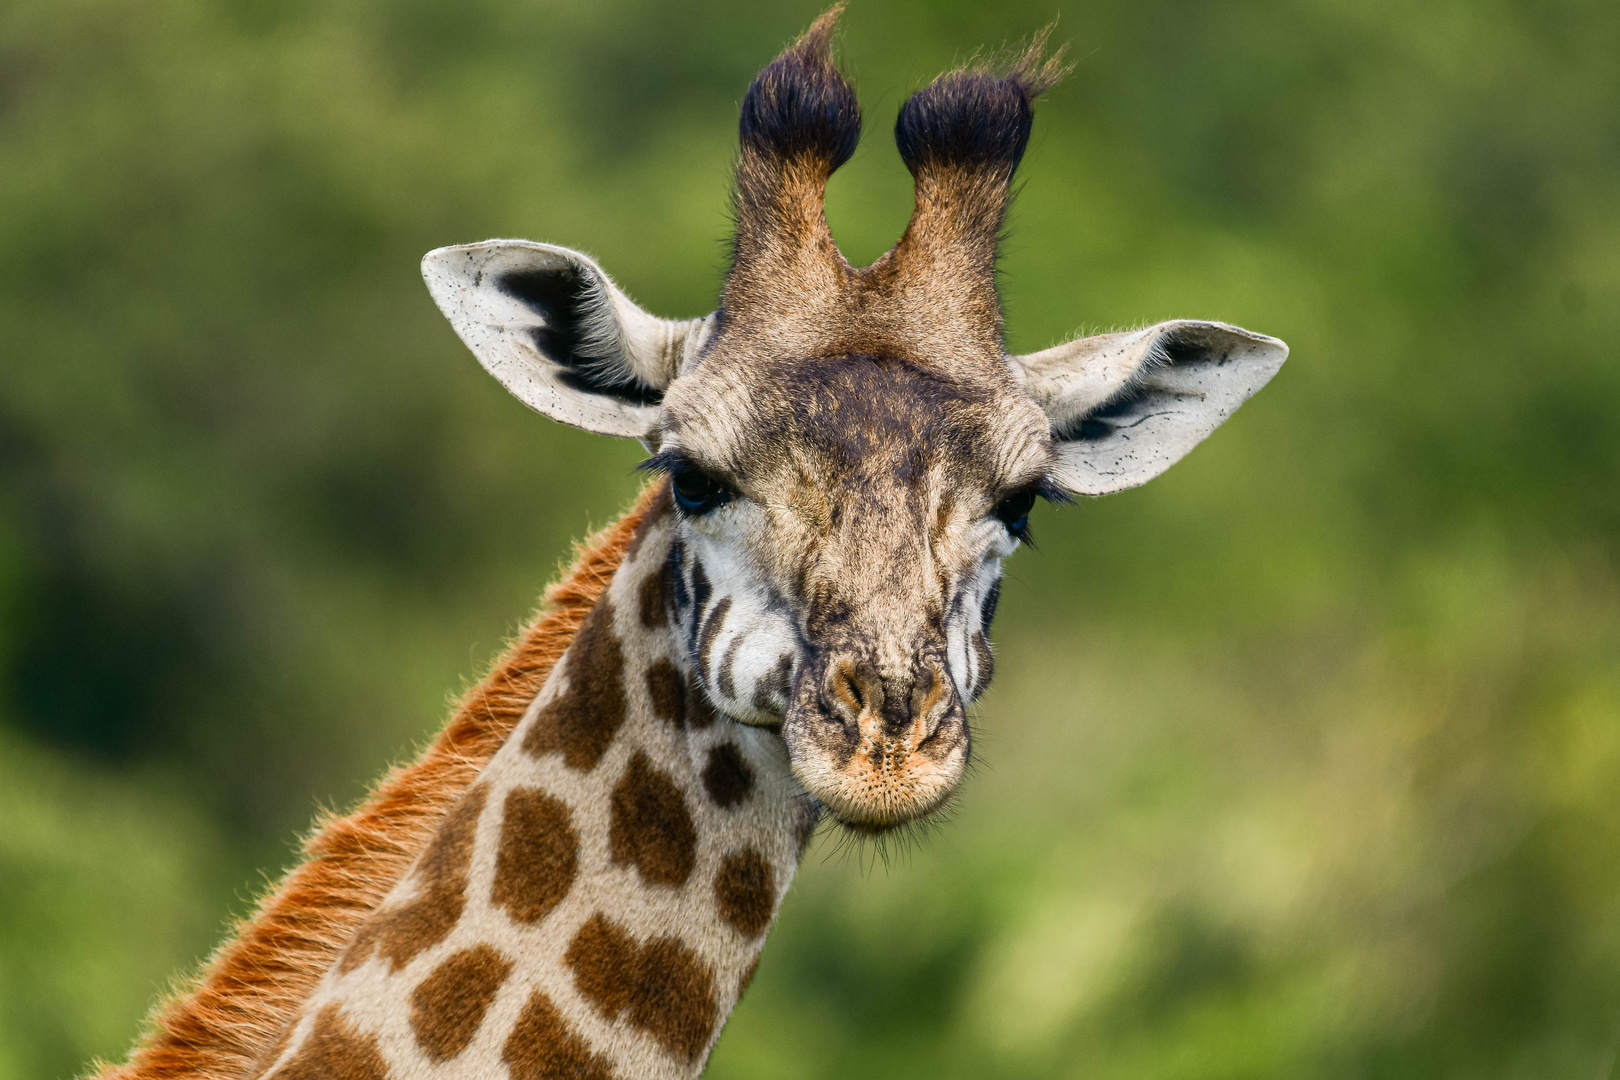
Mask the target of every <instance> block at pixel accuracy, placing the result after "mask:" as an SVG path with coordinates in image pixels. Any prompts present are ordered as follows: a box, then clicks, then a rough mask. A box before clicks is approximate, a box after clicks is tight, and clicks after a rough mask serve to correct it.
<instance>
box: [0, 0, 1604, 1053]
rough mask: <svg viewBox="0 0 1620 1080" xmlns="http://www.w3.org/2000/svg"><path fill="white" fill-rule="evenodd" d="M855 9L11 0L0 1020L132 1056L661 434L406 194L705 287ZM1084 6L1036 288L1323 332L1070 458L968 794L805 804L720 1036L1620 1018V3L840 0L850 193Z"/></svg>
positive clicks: (1044, 166) (1314, 1048) (511, 232)
mask: <svg viewBox="0 0 1620 1080" xmlns="http://www.w3.org/2000/svg"><path fill="white" fill-rule="evenodd" d="M818 10H819V8H818V3H817V0H808V2H798V0H794V2H790V3H780V4H775V5H761V4H759V3H757V2H755V0H699V2H689V3H683V4H679V5H676V4H657V3H653V2H651V0H564V2H554V3H550V2H547V3H542V2H528V0H461V2H458V3H446V2H434V0H386V2H385V0H321V2H315V0H283V2H275V0H5V2H4V3H0V1080H12V1078H16V1080H23V1078H30V1080H32V1078H41V1077H43V1078H54V1077H67V1076H70V1075H71V1074H73V1073H74V1072H75V1071H77V1070H79V1069H81V1068H82V1067H83V1066H84V1065H85V1063H86V1062H87V1061H88V1060H89V1059H90V1058H91V1057H93V1056H96V1055H101V1056H106V1057H119V1056H121V1055H122V1054H123V1053H124V1051H125V1049H126V1048H127V1046H128V1044H129V1041H130V1040H131V1038H132V1037H133V1036H134V1035H135V1033H136V1031H137V1029H138V1027H139V1023H140V1020H141V1017H142V1014H143V1013H144V1012H145V1010H146V1009H147V1007H148V1005H149V1004H150V1003H151V1002H152V1001H153V1000H154V998H155V996H156V995H157V994H159V993H160V992H161V991H162V990H163V988H164V987H165V986H166V985H168V982H169V980H170V979H171V978H172V977H173V976H174V974H175V973H176V972H181V971H184V970H187V969H189V968H190V967H192V966H193V965H194V964H196V963H197V961H198V960H199V958H200V957H202V956H204V955H205V954H206V953H207V951H208V950H209V949H210V948H211V947H212V946H213V944H214V943H215V942H216V941H217V939H218V938H219V936H220V935H221V933H222V931H223V928H224V925H225V920H226V919H227V917H228V915H229V914H230V913H237V914H240V913H242V912H243V911H245V910H246V909H247V905H248V901H249V898H250V897H251V896H252V895H253V894H254V893H255V892H256V890H258V889H259V888H260V887H262V884H263V882H264V880H265V879H266V875H274V874H275V873H277V872H279V869H280V868H281V867H283V866H285V865H286V864H287V862H288V860H289V859H290V858H291V854H292V850H293V848H292V845H293V843H294V840H295V838H296V836H297V835H298V834H299V832H300V831H301V830H302V829H303V828H304V827H305V825H306V824H307V822H308V821H309V819H310V816H311V813H312V811H313V809H314V808H315V807H316V806H317V805H318V804H323V805H327V806H338V807H341V806H343V805H345V804H348V803H349V802H351V801H352V800H353V799H355V798H356V797H357V796H358V795H359V794H360V793H361V792H362V791H363V790H364V787H365V785H366V783H367V782H368V781H369V780H370V779H371V778H373V777H374V776H375V775H377V774H378V772H379V771H380V770H381V769H382V768H383V766H384V765H385V764H387V763H388V762H390V761H397V760H400V759H401V758H402V757H404V756H406V755H408V754H409V753H410V752H411V748H412V747H413V746H416V745H419V744H420V742H421V741H422V740H423V739H424V738H426V737H427V736H428V734H429V733H431V732H432V731H433V730H434V729H435V727H436V726H437V725H438V724H439V723H440V721H441V720H442V718H443V716H444V712H445V705H446V702H447V700H448V697H447V695H449V694H451V693H453V692H454V691H455V690H457V689H458V688H460V687H461V686H463V685H465V684H466V681H467V680H468V679H469V678H471V677H473V676H475V675H476V674H477V673H478V672H479V670H480V669H481V667H482V665H483V664H485V663H486V662H487V661H488V659H489V658H490V657H491V656H492V655H493V654H494V652H495V651H496V649H497V648H498V646H499V644H500V642H501V641H502V639H503V638H504V636H505V635H507V634H508V633H510V632H511V631H512V630H513V629H514V628H515V627H516V626H517V625H518V624H519V622H520V620H521V618H522V617H523V616H524V614H525V613H526V612H527V611H528V610H529V608H530V606H531V604H532V603H533V601H534V598H535V597H536V596H537V595H538V593H539V590H540V589H541V587H542V586H543V584H544V583H545V582H546V580H547V579H548V578H549V577H550V576H551V575H552V574H553V573H554V571H555V567H556V564H557V561H558V559H559V558H561V557H562V556H563V555H565V554H566V552H567V550H568V545H569V542H570V539H571V538H573V537H576V536H579V535H582V534H583V533H584V532H585V531H586V529H587V528H588V527H590V526H594V525H600V524H602V523H604V522H606V521H608V520H610V519H611V518H612V517H613V515H614V514H615V513H616V512H617V511H618V510H619V508H621V507H622V506H623V505H624V504H625V503H626V501H627V500H628V499H629V498H630V497H631V496H632V494H633V492H634V491H635V489H636V487H637V480H636V479H635V478H634V477H633V476H632V474H631V468H632V466H633V465H634V464H635V462H636V461H637V458H638V448H637V447H636V446H635V445H634V444H631V443H614V442H613V441H610V440H607V439H603V438H598V437H593V436H588V435H584V434H581V433H578V432H574V431H571V430H568V429H565V428H562V427H560V426H558V425H556V424H553V423H552V422H550V421H548V420H544V419H542V418H539V417H537V416H535V415H532V414H530V413H527V412H526V411H525V410H524V409H523V408H522V407H521V406H519V405H518V404H517V403H516V402H515V401H514V400H512V399H510V398H509V397H507V395H506V394H505V393H504V391H502V390H501V389H500V387H499V386H497V385H496V384H495V382H494V381H493V380H491V379H489V378H488V377H487V376H485V375H484V374H482V373H481V372H480V370H479V369H478V366H477V364H476V363H475V362H474V361H473V360H472V358H471V357H470V356H469V355H468V354H467V353H466V351H465V350H464V349H463V348H462V347H461V346H460V344H459V343H458V342H457V341H456V339H455V337H454V335H453V334H452V333H451V331H450V329H449V327H448V326H447V325H446V323H445V322H444V320H443V319H442V318H441V317H440V315H439V314H438V312H437V311H436V310H435V309H434V307H433V305H432V303H431V302H430V301H429V299H428V296H427V293H426V291H425V290H424V289H423V287H422V284H421V282H420V280H419V278H418V276H417V269H416V265H417V260H418V259H419V257H420V256H421V254H422V253H423V252H425V251H427V250H428V249H429V248H432V247H436V246H438V245H441V244H448V243H458V242H467V241H472V240H478V239H483V238H485V237H488V236H523V237H530V238H534V239H543V240H548V241H554V242H557V243H562V244H568V245H572V246H576V247H579V248H583V249H585V250H588V251H590V252H592V253H594V254H595V255H596V256H597V257H599V259H600V260H601V262H602V263H603V264H604V265H605V266H606V267H607V268H608V269H609V270H610V272H612V273H613V274H615V275H616V276H617V277H618V279H619V280H620V281H621V283H623V284H624V285H625V287H626V288H627V289H628V290H629V291H630V292H631V293H632V294H633V295H634V296H636V298H637V299H638V300H640V301H641V302H642V303H643V304H644V305H645V306H647V307H649V308H650V309H652V310H654V311H657V312H659V313H662V314H667V315H679V316H688V315H695V314H699V313H702V312H706V311H708V310H709V309H710V307H711V306H712V303H713V300H714V297H715V295H716V290H717V286H718V282H719V277H720V274H721V272H722V269H723V266H724V261H725V253H724V242H723V241H724V237H725V234H726V232H727V227H728V226H727V185H728V173H729V167H730V159H731V155H732V153H733V149H734V140H735V123H736V105H737V101H738V99H739V98H740V97H741V94H742V92H743V89H744V88H745V87H746V85H747V83H748V80H749V79H750V77H751V76H752V75H753V73H754V72H755V71H756V70H757V69H758V68H759V67H760V66H761V65H762V64H763V63H765V62H766V61H767V60H768V59H769V58H770V57H771V56H772V55H774V53H775V52H776V51H777V50H778V49H779V48H780V47H781V46H782V45H783V44H784V43H785V42H786V41H787V40H789V39H790V38H791V37H792V36H793V35H794V34H795V33H796V32H797V31H798V30H799V29H801V28H802V27H803V26H804V25H805V24H806V23H807V22H808V21H809V20H810V19H811V18H812V17H813V16H814V15H815V14H816V13H817V11H818ZM1059 12H1061V15H1062V21H1061V22H1060V24H1059V29H1058V38H1059V39H1066V40H1069V41H1070V42H1072V47H1073V55H1074V57H1075V59H1076V60H1077V61H1078V66H1077V68H1076V70H1075V72H1074V74H1073V76H1072V77H1071V78H1070V79H1069V80H1068V81H1067V82H1066V83H1064V84H1063V85H1062V86H1061V87H1059V88H1058V89H1057V90H1056V91H1055V92H1053V93H1052V94H1051V96H1050V97H1049V98H1048V99H1047V100H1045V101H1044V102H1043V103H1042V105H1041V107H1040V110H1039V113H1040V115H1039V120H1038V122H1037V131H1036V136H1035V139H1034V142H1033V145H1032V147H1031V150H1030V153H1029V155H1028V157H1027V159H1026V161H1025V164H1024V169H1023V173H1022V177H1023V181H1024V190H1023V194H1022V197H1021V199H1020V201H1019V203H1018V205H1017V207H1016V209H1015V211H1014V213H1013V216H1012V221H1011V234H1010V238H1009V240H1008V242H1007V244H1006V255H1005V258H1004V261H1003V268H1004V271H1005V273H1004V286H1005V301H1006V307H1007V313H1008V325H1009V332H1010V343H1009V344H1010V347H1011V348H1013V349H1014V350H1017V351H1023V350H1030V349H1036V348H1041V347H1044V346H1046V345H1048V344H1051V343H1053V342H1055V341H1058V340H1061V339H1062V338H1064V337H1066V336H1068V335H1070V334H1071V333H1073V332H1074V331H1076V330H1077V329H1082V328H1083V329H1087V330H1096V329H1099V328H1107V327H1113V326H1121V325H1128V324H1133V323H1139V322H1142V321H1144V320H1155V319H1160V318H1166V317H1176V316H1190V317H1206V318H1219V319H1225V320H1228V321H1231V322H1236V323H1239V324H1242V325H1245V326H1249V327H1252V328H1255V329H1258V330H1262V331H1265V332H1267V333H1271V334H1275V335H1278V336H1280V337H1282V338H1285V339H1286V340H1288V342H1289V343H1290V344H1291V345H1292V347H1293V359H1292V360H1291V361H1290V362H1289V364H1288V366H1287V367H1286V368H1285V369H1284V371H1283V372H1282V374H1281V376H1279V377H1278V379H1277V380H1276V381H1275V382H1274V383H1273V384H1272V385H1271V386H1270V387H1268V388H1267V389H1266V391H1265V392H1264V393H1263V394H1261V395H1260V396H1259V397H1258V398H1257V399H1256V400H1255V401H1254V402H1252V403H1251V404H1250V405H1249V406H1248V407H1246V408H1245V409H1244V410H1243V411H1242V412H1241V413H1240V414H1238V416H1237V417H1236V418H1235V419H1234V420H1233V421H1232V422H1231V423H1229V424H1228V425H1227V426H1226V427H1224V428H1222V429H1221V430H1220V431H1219V432H1217V433H1216V435H1215V436H1214V437H1213V438H1212V439H1211V440H1210V441H1209V443H1208V444H1206V445H1205V446H1204V447H1202V448H1200V449H1199V450H1198V451H1196V452H1195V453H1194V454H1193V455H1192V456H1191V457H1190V458H1189V459H1188V460H1187V461H1186V462H1184V463H1183V464H1181V465H1179V466H1178V467H1177V468H1176V469H1174V470H1173V471H1171V472H1170V473H1169V474H1168V475H1166V476H1165V477H1164V478H1162V479H1160V480H1157V481H1155V482H1154V483H1152V484H1151V485H1149V486H1148V487H1146V488H1144V489H1142V490H1140V491H1134V492H1130V493H1127V494H1123V495H1119V496H1116V497H1113V498H1110V499H1106V500H1102V501H1097V502H1088V503H1085V504H1083V505H1080V506H1077V507H1073V508H1068V509H1063V510H1056V511H1054V510H1052V509H1050V508H1045V509H1042V510H1040V511H1038V512H1037V520H1036V522H1035V531H1036V534H1037V539H1038V541H1039V543H1040V549H1039V550H1038V551H1033V552H1031V551H1026V552H1024V553H1021V554H1020V555H1019V556H1018V557H1017V558H1016V559H1015V560H1014V561H1013V563H1012V564H1011V565H1010V567H1009V582H1008V586H1007V588H1006V590H1005V593H1004V596H1005V599H1004V602H1003V606H1002V612H1003V613H1002V615H1001V618H1000V620H999V623H998V626H997V640H998V648H999V655H1000V663H999V667H1000V675H999V679H998V681H997V685H996V687H995V688H994V689H993V690H992V691H991V693H990V694H989V695H988V696H987V698H986V699H985V700H984V701H983V703H982V705H981V706H980V707H979V709H978V713H979V716H978V724H979V732H980V735H979V742H978V748H979V758H980V762H981V767H980V768H979V769H978V770H977V772H976V773H975V774H974V775H973V776H972V777H971V779H970V781H969V783H968V784H967V785H966V787H965V792H964V795H963V797H962V799H961V801H960V808H959V813H958V814H957V816H956V818H955V820H954V821H951V822H950V823H948V824H946V825H944V826H943V827H941V828H940V829H938V830H937V832H936V833H935V834H934V836H933V837H932V839H931V840H930V841H929V842H927V843H925V844H922V845H920V846H917V847H916V848H914V849H912V850H910V851H909V852H908V851H894V852H891V862H892V863H893V865H892V866H890V867H888V868H885V867H884V865H883V864H882V862H881V861H880V860H878V859H877V858H876V854H877V853H876V852H874V851H872V850H871V849H865V850H861V851H856V852H853V853H851V852H846V851H841V850H837V848H836V845H835V844H834V843H833V842H831V841H830V840H829V839H825V838H824V839H823V840H822V841H820V843H819V846H818V847H817V848H816V849H815V850H814V851H813V853H812V854H811V856H810V857H809V859H808V860H807V863H806V866H805V869H804V871H803V872H802V875H801V877H800V880H799V882H798V883H797V884H796V885H795V887H794V890H793V892H792V894H791V895H790V897H789V899H788V902H787V905H786V908H785V909H784V912H783V915H782V918H781V920H780V923H779V925H778V929H777V930H776V932H775V934H774V936H773V938H772V939H771V943H770V945H769V947H768V949H767V950H766V954H765V959H764V963H763V965H762V966H761V968H760V972H759V977H758V979H757V981H756V982H755V984H754V987H753V989H752V990H751V992H750V994H749V996H748V998H747V999H746V1001H745V1002H744V1004H743V1005H742V1007H741V1008H740V1009H739V1010H738V1012H737V1013H736V1014H735V1016H734V1017H733V1019H732V1022H731V1024H730V1026H729V1027H728V1028H727V1030H726V1033H725V1035H724V1037H723V1038H722V1040H721V1042H720V1046H719V1049H718V1051H717V1052H716V1054H715V1057H714V1060H713V1066H712V1070H711V1071H712V1074H713V1075H714V1076H716V1077H722V1078H730V1077H742V1076H749V1077H763V1078H784V1080H786V1078H812V1077H847V1076H873V1077H958V1076H961V1077H966V1076H1009V1077H1011V1076H1019V1077H1023V1076H1028V1077H1086V1078H1116V1077H1117V1078H1188V1080H1193V1078H1200V1080H1202V1078H1211V1077H1217V1078H1224V1077H1231V1078H1240V1077H1242V1078H1246V1077H1256V1078H1259V1077H1335V1078H1336V1077H1425V1078H1427V1077H1458V1078H1463V1077H1469V1078H1472V1077H1524V1078H1544V1077H1576V1078H1580V1080H1593V1078H1601V1077H1607V1076H1608V1075H1609V1072H1608V1070H1609V1068H1610V1066H1611V1065H1612V1061H1613V1057H1614V1053H1615V1048H1616V1038H1617V1035H1620V357H1617V347H1616V346H1617V343H1620V5H1616V4H1615V3H1613V0H1521V2H1511V0H1436V2H1433V3H1423V4H1412V3H1405V2H1395V0H1357V2H1353V3H1349V2H1345V0H1294V2H1290V3H1282V2H1278V0H1245V2H1241V3H1219V4H1217V3H1207V4H1195V3H1175V2H1169V0H1074V2H1062V3H1059V4H1054V0H1040V2H1030V0H1001V2H999V3H996V4H993V5H989V4H983V3H974V2H971V0H960V2H954V3H927V4H925V3H922V2H919V0H911V2H903V0H857V2H856V3H855V4H854V5H853V6H852V8H851V9H850V10H849V12H848V14H847V16H846V19H845V24H844V25H845V33H844V38H843V47H842V51H843V56H844V58H845V61H846V63H847V66H848V67H849V68H850V69H851V70H852V71H853V73H854V75H855V77H856V81H857V84H858V86H859V88H860V90H861V92H862V97H863V104H864V106H865V110H866V115H867V117H868V135H867V139H866V142H865V144H864V145H863V147H862V148H861V150H860V152H859V153H858V154H857V156H856V158H855V159H854V160H853V161H852V162H851V163H850V164H849V166H847V167H846V168H845V169H844V170H843V171H842V172H840V173H839V174H838V175H837V176H836V177H835V178H834V180H833V182H832V187H831V191H830V193H829V210H828V213H829V217H830V219H831V221H832V225H833V229H834V231H835V233H836V234H837V236H838V238H839V240H840V242H841V243H842V244H843V246H844V249H845V251H846V252H847V253H848V254H849V256H850V257H851V259H853V260H855V261H858V262H862V261H866V260H869V259H871V258H873V257H875V256H876V255H877V254H879V253H880V252H881V251H882V250H883V249H885V248H886V247H887V246H888V245H889V244H890V243H891V242H892V241H893V239H894V237H895V236H896V235H897V234H898V233H899V231H900V229H901V228H902V227H903V225H904V222H905V219H906V217H907V214H908V212H909V198H910V194H909V179H908V177H907V176H906V174H905V171H904V168H903V167H902V166H901V164H900V162H899V159H898V157H897V155H896V153H895V151H894V148H893V141H892V139H891V138H890V135H889V129H890V125H891V124H892V122H893V118H894V115H895V112H896V110H897V108H898V106H899V104H900V102H901V101H902V100H903V99H904V96H905V95H906V94H907V93H909V92H910V91H911V90H912V89H914V88H915V87H917V86H918V85H920V84H921V83H922V82H924V81H926V80H927V79H928V78H931V77H932V76H933V75H934V74H935V73H937V72H938V71H940V70H942V69H944V68H946V67H948V66H950V65H951V64H953V63H954V62H957V61H959V60H962V59H964V58H966V57H967V56H968V55H969V54H970V53H971V52H972V51H973V50H974V49H976V48H978V47H980V46H990V47H997V46H1000V45H1002V44H1004V43H1009V42H1014V41H1016V40H1018V39H1020V38H1022V37H1024V36H1026V35H1028V34H1029V33H1030V32H1031V31H1033V30H1035V29H1036V28H1038V27H1040V26H1041V25H1043V24H1045V23H1046V22H1048V21H1049V20H1050V19H1051V18H1052V17H1053V16H1054V14H1058V13H1059Z"/></svg>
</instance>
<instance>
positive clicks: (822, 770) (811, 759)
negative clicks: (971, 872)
mask: <svg viewBox="0 0 1620 1080" xmlns="http://www.w3.org/2000/svg"><path fill="white" fill-rule="evenodd" d="M872 726H876V725H872ZM909 734H910V733H902V734H900V735H898V736H884V735H881V734H875V733H872V732H871V730H870V727H869V726H868V725H866V724H862V725H860V727H859V728H858V729H857V730H856V731H853V732H852V731H849V730H848V729H847V728H846V727H845V725H844V724H842V723H841V722H839V721H837V720H835V719H831V718H824V717H819V716H818V717H807V716H801V717H795V716H792V715H790V716H789V717H788V718H787V720H786V721H785V722H784V724H783V725H782V738H783V741H784V742H785V743H786V744H787V750H788V760H789V762H790V763H791V765H792V768H793V775H794V776H795V777H796V778H797V779H798V781H799V783H801V784H803V785H804V788H805V790H806V791H807V792H809V793H810V795H811V796H813V797H814V798H815V799H816V800H817V801H818V802H819V803H820V804H821V805H822V806H823V807H825V808H826V809H827V811H828V812H829V813H831V814H832V816H833V817H834V819H836V820H837V821H838V823H839V824H840V825H842V826H844V827H845V828H847V829H850V830H851V831H853V832H857V833H861V834H863V835H878V834H881V833H885V832H888V831H890V830H891V829H896V828H899V827H900V826H903V825H906V824H909V823H911V822H914V821H918V820H920V819H922V818H926V817H927V816H928V815H930V814H932V813H934V812H936V811H938V810H940V809H942V808H943V807H944V806H945V805H946V804H947V803H948V802H950V799H951V796H952V795H953V794H955V792H956V785H957V783H958V782H959V781H960V780H961V779H962V773H963V772H964V771H965V770H966V768H967V761H968V746H969V738H968V730H967V724H966V722H965V720H963V719H961V718H959V717H955V718H951V719H948V720H946V721H945V722H943V723H941V724H940V725H939V726H938V727H937V728H936V729H935V730H934V731H933V732H932V733H931V734H929V735H928V736H927V737H925V738H922V739H913V738H910V737H908V735H909Z"/></svg>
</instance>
